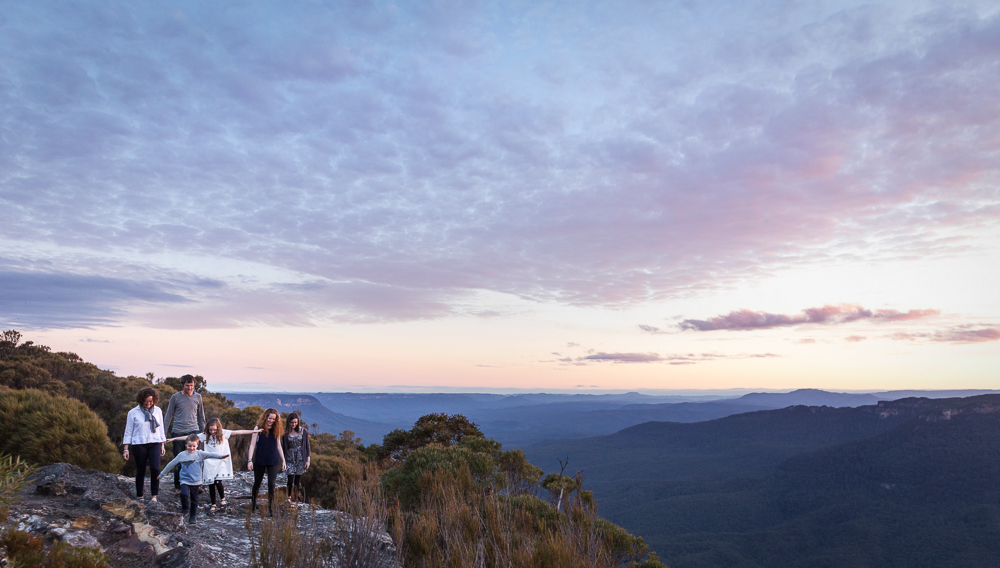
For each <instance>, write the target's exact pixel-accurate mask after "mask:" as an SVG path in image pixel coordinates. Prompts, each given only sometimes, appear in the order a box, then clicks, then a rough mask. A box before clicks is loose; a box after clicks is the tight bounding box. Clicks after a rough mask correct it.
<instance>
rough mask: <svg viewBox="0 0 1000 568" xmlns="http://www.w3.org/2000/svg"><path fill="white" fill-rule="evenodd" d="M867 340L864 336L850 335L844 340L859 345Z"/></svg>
mask: <svg viewBox="0 0 1000 568" xmlns="http://www.w3.org/2000/svg"><path fill="white" fill-rule="evenodd" d="M865 339H867V338H866V337H865V336H863V335H848V336H847V337H845V338H844V341H850V342H851V343H859V342H861V341H864V340H865Z"/></svg>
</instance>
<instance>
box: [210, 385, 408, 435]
mask: <svg viewBox="0 0 1000 568" xmlns="http://www.w3.org/2000/svg"><path fill="white" fill-rule="evenodd" d="M223 396H225V397H226V398H228V399H229V400H232V401H233V403H234V404H235V405H236V406H238V407H240V408H246V407H247V406H260V407H262V408H274V409H277V410H279V411H281V412H292V411H295V410H298V411H299V412H301V413H302V420H303V421H304V422H305V423H306V424H308V425H310V431H311V432H313V433H320V432H330V433H333V434H339V433H341V432H343V431H344V430H351V431H352V432H354V434H355V435H356V436H358V437H359V438H361V439H362V440H363V441H364V442H365V443H369V444H370V443H373V442H381V441H382V436H385V434H386V433H388V432H390V431H391V430H393V429H394V428H410V427H412V426H413V425H412V423H411V424H409V425H407V424H404V423H400V424H387V423H382V422H373V421H370V420H365V419H363V418H355V417H353V416H347V415H345V414H341V413H339V412H334V411H332V410H330V409H329V408H327V407H326V406H324V405H322V404H320V402H319V400H317V399H316V397H314V396H312V395H307V394H289V393H286V394H268V393H224V394H223ZM313 424H315V426H311V425H313Z"/></svg>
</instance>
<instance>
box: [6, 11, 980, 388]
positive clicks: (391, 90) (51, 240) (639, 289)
mask: <svg viewBox="0 0 1000 568" xmlns="http://www.w3.org/2000/svg"><path fill="white" fill-rule="evenodd" d="M998 221H1000V3H997V2H996V0H990V1H983V2H975V1H973V2H962V1H957V2H954V1H949V2H943V1H942V2H923V1H920V0H905V1H900V2H874V3H866V2H845V1H839V2H823V1H808V2H806V1H802V2H798V1H794V0H788V1H785V0H780V1H779V0H770V1H764V2H758V1H740V2H717V1H704V2H702V1H699V2H690V1H678V2H666V1H664V2H657V1H627V0H622V1H614V2H585V1H577V0H572V1H566V2H542V1H538V0H532V1H530V2H516V1H506V0H505V1H502V2H475V1H449V0H442V1H435V0H421V1H412V2H378V1H371V2H369V1H365V0H358V1H336V2H320V1H305V0H298V1H286V2H249V1H212V2H204V1H198V2H193V1H192V2H146V1H138V2H137V1H128V2H116V1H104V0H102V1H97V0H93V1H89V2H67V1H60V2H45V1H39V0H33V1H32V2H14V1H2V0H0V325H2V326H3V328H4V329H17V330H18V331H20V332H21V333H22V334H23V335H24V339H26V340H30V341H34V342H36V343H41V344H45V345H49V346H51V347H52V348H53V349H54V350H57V351H73V352H76V353H78V354H80V355H81V356H82V357H83V358H84V359H85V360H87V361H91V362H94V363H97V364H98V365H100V366H101V367H102V368H107V369H112V370H114V371H115V372H117V373H119V374H123V375H125V374H137V375H142V374H144V373H146V372H153V373H155V374H156V375H157V376H179V375H181V374H185V373H192V374H201V375H203V376H205V377H206V378H207V379H208V382H209V388H211V389H212V390H223V391H225V390H282V391H317V390H324V391H341V390H349V391H371V390H388V391H399V390H404V391H405V390H430V391H434V390H445V389H448V390H455V389H458V390H469V391H487V390H503V389H530V390H534V391H543V390H549V391H552V390H567V389H583V390H587V391H593V392H603V391H607V390H612V391H617V390H647V391H659V390H675V389H676V390H691V389H733V388H747V389H755V388H771V389H792V388H800V387H812V388H825V389H831V390H885V389H907V388H918V389H951V388H978V389H991V388H1000V299H998V295H1000V290H998V288H1000V222H998Z"/></svg>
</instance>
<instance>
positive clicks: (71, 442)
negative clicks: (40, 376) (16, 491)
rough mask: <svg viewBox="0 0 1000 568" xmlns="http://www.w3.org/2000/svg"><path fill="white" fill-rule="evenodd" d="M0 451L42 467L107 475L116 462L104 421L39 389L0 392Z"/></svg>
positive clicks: (77, 404)
mask: <svg viewBox="0 0 1000 568" xmlns="http://www.w3.org/2000/svg"><path fill="white" fill-rule="evenodd" d="M0 431H2V432H3V433H4V435H3V439H2V440H0V452H2V453H6V454H11V455H18V456H21V459H23V460H25V461H27V462H30V463H33V464H36V465H47V464H52V463H57V462H66V463H71V464H74V465H78V466H80V467H82V468H87V469H99V470H101V471H107V472H110V473H117V472H118V471H120V470H121V466H122V459H121V457H120V456H119V455H118V450H117V448H116V447H115V446H114V445H113V444H112V443H111V441H110V440H109V439H108V429H107V427H106V426H105V425H104V422H103V421H101V419H100V418H99V417H98V416H97V415H96V414H94V413H93V412H92V411H91V410H90V409H89V408H87V406H86V405H84V404H83V403H81V402H80V401H78V400H73V399H69V398H66V397H63V396H54V395H51V394H48V393H45V392H42V391H39V390H35V389H27V390H21V391H11V390H6V391H0Z"/></svg>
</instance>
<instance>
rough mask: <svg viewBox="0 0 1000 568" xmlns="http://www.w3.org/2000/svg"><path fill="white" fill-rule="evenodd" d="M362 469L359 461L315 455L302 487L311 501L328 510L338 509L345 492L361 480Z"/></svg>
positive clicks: (303, 477)
mask: <svg viewBox="0 0 1000 568" xmlns="http://www.w3.org/2000/svg"><path fill="white" fill-rule="evenodd" d="M361 468H362V466H361V464H360V463H358V462H357V461H351V460H349V459H345V458H342V457H339V456H326V455H321V454H313V455H312V457H311V458H310V464H309V470H308V471H306V473H305V475H303V476H302V487H304V488H305V491H306V496H307V497H308V499H309V500H310V501H312V502H315V503H316V504H318V505H319V506H320V507H323V508H326V509H336V508H338V506H339V502H340V500H341V498H342V497H343V494H344V491H345V490H346V489H347V488H348V487H349V486H350V485H352V484H355V483H358V482H359V481H360V480H361Z"/></svg>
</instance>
